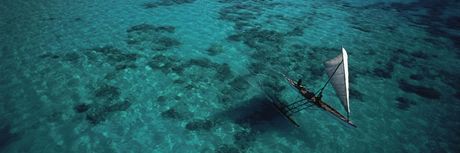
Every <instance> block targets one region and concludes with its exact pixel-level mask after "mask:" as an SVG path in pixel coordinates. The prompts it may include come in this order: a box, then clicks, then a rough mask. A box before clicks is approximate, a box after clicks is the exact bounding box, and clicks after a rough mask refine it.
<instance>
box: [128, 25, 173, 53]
mask: <svg viewBox="0 0 460 153" xmlns="http://www.w3.org/2000/svg"><path fill="white" fill-rule="evenodd" d="M175 31H176V28H175V27H173V26H168V25H163V26H155V25H151V24H146V23H143V24H139V25H135V26H132V27H130V28H129V29H128V30H126V32H128V39H127V40H126V43H127V44H128V45H134V46H137V47H141V48H142V49H145V48H148V49H151V50H157V51H165V50H168V49H171V48H173V47H177V46H180V45H181V42H180V41H179V40H177V39H175V38H174V37H173V36H172V35H171V34H172V33H174V32H175Z"/></svg>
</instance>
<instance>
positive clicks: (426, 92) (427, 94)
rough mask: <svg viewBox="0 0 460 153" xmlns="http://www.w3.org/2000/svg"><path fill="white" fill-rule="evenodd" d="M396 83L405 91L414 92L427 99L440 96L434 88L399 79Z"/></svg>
mask: <svg viewBox="0 0 460 153" xmlns="http://www.w3.org/2000/svg"><path fill="white" fill-rule="evenodd" d="M398 83H399V88H400V89H401V90H403V91H405V92H409V93H415V94H417V95H419V96H421V97H424V98H428V99H439V98H440V97H441V93H440V92H439V91H437V90H436V89H434V88H430V87H424V86H419V85H413V84H410V83H408V82H407V81H406V80H399V81H398Z"/></svg>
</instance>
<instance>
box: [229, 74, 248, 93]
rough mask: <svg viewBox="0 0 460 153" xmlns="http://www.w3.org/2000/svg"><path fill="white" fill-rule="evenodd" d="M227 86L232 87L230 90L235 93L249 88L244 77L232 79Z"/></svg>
mask: <svg viewBox="0 0 460 153" xmlns="http://www.w3.org/2000/svg"><path fill="white" fill-rule="evenodd" d="M229 85H230V86H231V87H232V89H234V90H237V91H244V90H246V89H248V88H249V87H250V84H249V83H248V81H246V79H245V77H242V76H238V77H236V78H235V79H233V80H232V81H231V82H230V83H229Z"/></svg>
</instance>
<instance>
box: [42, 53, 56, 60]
mask: <svg viewBox="0 0 460 153" xmlns="http://www.w3.org/2000/svg"><path fill="white" fill-rule="evenodd" d="M38 57H40V58H44V59H58V58H60V56H59V55H57V54H53V53H44V54H41V55H40V56H38Z"/></svg>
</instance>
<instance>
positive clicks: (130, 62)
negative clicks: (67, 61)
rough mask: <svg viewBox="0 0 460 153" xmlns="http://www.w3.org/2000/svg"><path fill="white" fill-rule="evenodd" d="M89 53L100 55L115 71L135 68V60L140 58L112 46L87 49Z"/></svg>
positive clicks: (71, 56)
mask: <svg viewBox="0 0 460 153" xmlns="http://www.w3.org/2000/svg"><path fill="white" fill-rule="evenodd" d="M89 51H91V52H94V53H97V54H100V55H102V56H103V57H104V58H105V59H106V61H107V63H109V64H111V65H114V66H115V69H116V70H123V69H126V68H136V67H137V66H136V64H135V62H136V60H137V59H138V58H139V57H140V55H138V54H133V53H123V51H122V50H120V49H118V48H115V47H113V46H104V47H96V48H92V49H89ZM67 56H70V57H69V58H71V59H73V58H77V56H78V54H77V55H67Z"/></svg>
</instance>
